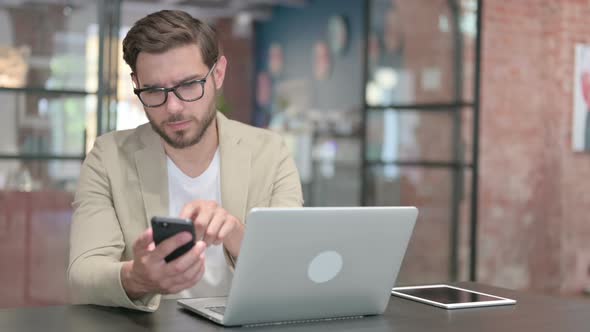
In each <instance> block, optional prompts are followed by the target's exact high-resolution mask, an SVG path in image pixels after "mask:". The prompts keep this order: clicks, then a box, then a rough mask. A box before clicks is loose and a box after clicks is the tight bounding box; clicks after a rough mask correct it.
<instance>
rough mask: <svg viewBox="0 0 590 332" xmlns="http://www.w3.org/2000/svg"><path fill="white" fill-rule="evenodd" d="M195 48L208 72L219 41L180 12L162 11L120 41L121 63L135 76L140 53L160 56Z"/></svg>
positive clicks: (207, 28) (202, 24) (201, 24)
mask: <svg viewBox="0 0 590 332" xmlns="http://www.w3.org/2000/svg"><path fill="white" fill-rule="evenodd" d="M192 43H194V44H197V45H198V46H199V48H200V50H201V56H202V58H203V61H204V62H205V64H206V65H207V66H208V67H209V68H211V66H213V64H214V63H215V61H217V58H218V57H219V41H218V40H217V34H216V32H215V30H214V29H213V28H212V27H211V26H209V25H208V24H207V23H205V22H203V21H200V20H198V19H196V18H194V17H192V16H191V15H190V14H188V13H186V12H183V11H180V10H161V11H159V12H155V13H152V14H149V15H148V16H146V17H144V18H142V19H140V20H139V21H137V22H135V24H134V25H133V27H131V29H130V30H129V32H127V36H125V39H124V40H123V59H125V62H127V64H128V65H129V67H131V70H132V71H133V72H135V69H136V68H135V65H136V62H137V56H138V55H139V53H140V52H147V53H156V54H157V53H163V52H166V51H168V50H170V49H173V48H175V47H178V46H184V45H187V44H192Z"/></svg>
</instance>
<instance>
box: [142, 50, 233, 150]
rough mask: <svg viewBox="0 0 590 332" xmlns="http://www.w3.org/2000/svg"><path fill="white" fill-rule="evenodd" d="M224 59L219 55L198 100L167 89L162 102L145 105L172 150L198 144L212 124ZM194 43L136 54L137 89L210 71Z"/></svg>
mask: <svg viewBox="0 0 590 332" xmlns="http://www.w3.org/2000/svg"><path fill="white" fill-rule="evenodd" d="M225 67H226V60H225V58H224V57H223V56H222V57H220V59H219V60H218V61H217V64H216V65H215V68H214V69H213V71H212V72H211V74H210V75H209V77H207V81H206V83H205V84H204V86H203V87H204V94H203V97H202V98H201V99H199V100H196V101H192V102H187V101H183V100H181V99H179V98H178V97H177V96H176V95H175V94H174V92H172V91H171V92H168V98H167V101H166V103H165V104H163V105H161V106H157V107H144V109H145V112H146V115H147V117H148V119H149V121H150V124H151V125H152V128H153V129H154V131H156V132H157V133H158V134H159V135H160V136H161V137H162V139H164V141H165V142H166V143H167V144H168V145H170V146H171V147H173V148H175V149H183V148H186V147H189V146H193V145H195V144H198V143H199V142H200V140H201V138H202V137H203V135H204V133H205V132H206V131H207V129H208V128H209V127H210V126H211V124H212V123H214V120H215V112H216V105H215V99H216V94H217V89H219V88H221V86H222V84H223V79H224V76H225ZM209 69H210V68H209V67H207V66H206V65H205V63H204V62H203V59H202V57H201V52H200V50H199V47H198V46H197V45H196V44H188V45H184V46H179V47H176V48H173V49H171V50H169V51H166V52H164V53H160V54H152V53H145V52H141V53H139V55H138V57H137V62H136V73H135V75H133V81H134V84H135V86H136V87H137V88H146V87H159V88H170V87H173V86H176V85H178V84H180V83H184V82H190V81H193V80H196V79H197V80H198V79H204V78H205V76H206V75H207V73H208V72H209Z"/></svg>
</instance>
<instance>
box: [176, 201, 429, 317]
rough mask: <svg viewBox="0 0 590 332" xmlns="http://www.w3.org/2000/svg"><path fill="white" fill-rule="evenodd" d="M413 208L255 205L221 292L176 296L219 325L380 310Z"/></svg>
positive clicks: (411, 222)
mask: <svg viewBox="0 0 590 332" xmlns="http://www.w3.org/2000/svg"><path fill="white" fill-rule="evenodd" d="M417 216H418V210H417V209H416V208H415V207H326V208H255V209H252V210H251V211H250V212H249V214H248V216H247V217H246V221H247V227H246V232H245V235H244V239H243V242H242V248H241V250H240V257H239V258H238V261H237V264H236V268H235V271H234V277H233V282H232V285H231V289H230V291H229V295H228V296H227V297H216V298H193V299H181V300H178V304H179V305H180V306H181V307H183V308H185V309H188V310H190V311H192V312H195V313H197V314H199V315H201V316H203V317H206V318H208V319H210V320H212V321H214V322H215V323H218V324H220V325H224V326H238V325H258V324H281V323H292V322H298V321H316V320H332V319H347V318H357V317H362V316H367V315H378V314H382V313H383V312H384V311H385V309H386V307H387V304H388V302H389V297H390V294H391V288H392V287H393V286H394V283H395V280H396V278H397V274H398V271H399V269H400V266H401V264H402V260H403V258H404V254H405V252H406V248H407V246H408V242H409V241H410V237H411V235H412V231H413V229H414V224H415V222H416V218H417Z"/></svg>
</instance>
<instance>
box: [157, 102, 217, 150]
mask: <svg viewBox="0 0 590 332" xmlns="http://www.w3.org/2000/svg"><path fill="white" fill-rule="evenodd" d="M216 113H217V112H216V107H215V101H212V102H211V104H210V105H209V106H208V107H207V114H205V118H204V119H203V121H198V120H197V118H195V117H194V116H192V115H191V116H184V115H182V114H174V115H172V116H170V117H169V118H168V119H166V120H165V121H162V122H161V123H160V124H159V125H158V124H156V123H155V122H154V120H153V119H152V118H151V117H150V115H149V112H146V115H147V118H148V120H149V121H150V125H151V126H152V128H153V129H154V131H155V132H156V133H158V135H160V137H162V139H163V140H164V141H165V142H166V143H168V145H170V146H171V147H173V148H175V149H184V148H188V147H191V146H193V145H195V144H198V143H199V142H200V141H201V139H202V138H203V136H204V135H205V132H207V129H209V127H210V126H211V124H212V123H213V120H214V119H215V114H216ZM186 120H190V121H191V122H194V123H196V124H197V130H196V132H195V133H194V134H193V135H191V133H190V131H189V130H177V131H175V132H173V133H172V134H171V135H169V134H168V133H166V130H165V129H164V128H165V127H166V125H167V124H168V123H170V122H178V121H186Z"/></svg>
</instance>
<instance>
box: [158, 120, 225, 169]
mask: <svg viewBox="0 0 590 332" xmlns="http://www.w3.org/2000/svg"><path fill="white" fill-rule="evenodd" d="M218 145H219V138H218V136H217V120H213V122H212V123H211V125H210V126H209V128H207V130H206V131H205V134H204V135H203V137H202V138H201V141H200V142H199V143H197V144H195V145H193V146H189V147H187V148H184V149H175V148H173V147H171V146H169V145H168V144H166V143H165V142H164V151H165V152H166V155H167V156H168V157H169V158H170V159H172V161H173V162H174V164H175V165H176V166H177V167H178V168H179V169H180V170H181V171H182V172H183V173H184V174H186V175H187V176H190V177H192V178H196V177H198V176H199V175H201V174H203V172H205V170H207V168H208V167H209V164H211V161H212V160H213V157H214V156H215V151H217V146H218Z"/></svg>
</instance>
